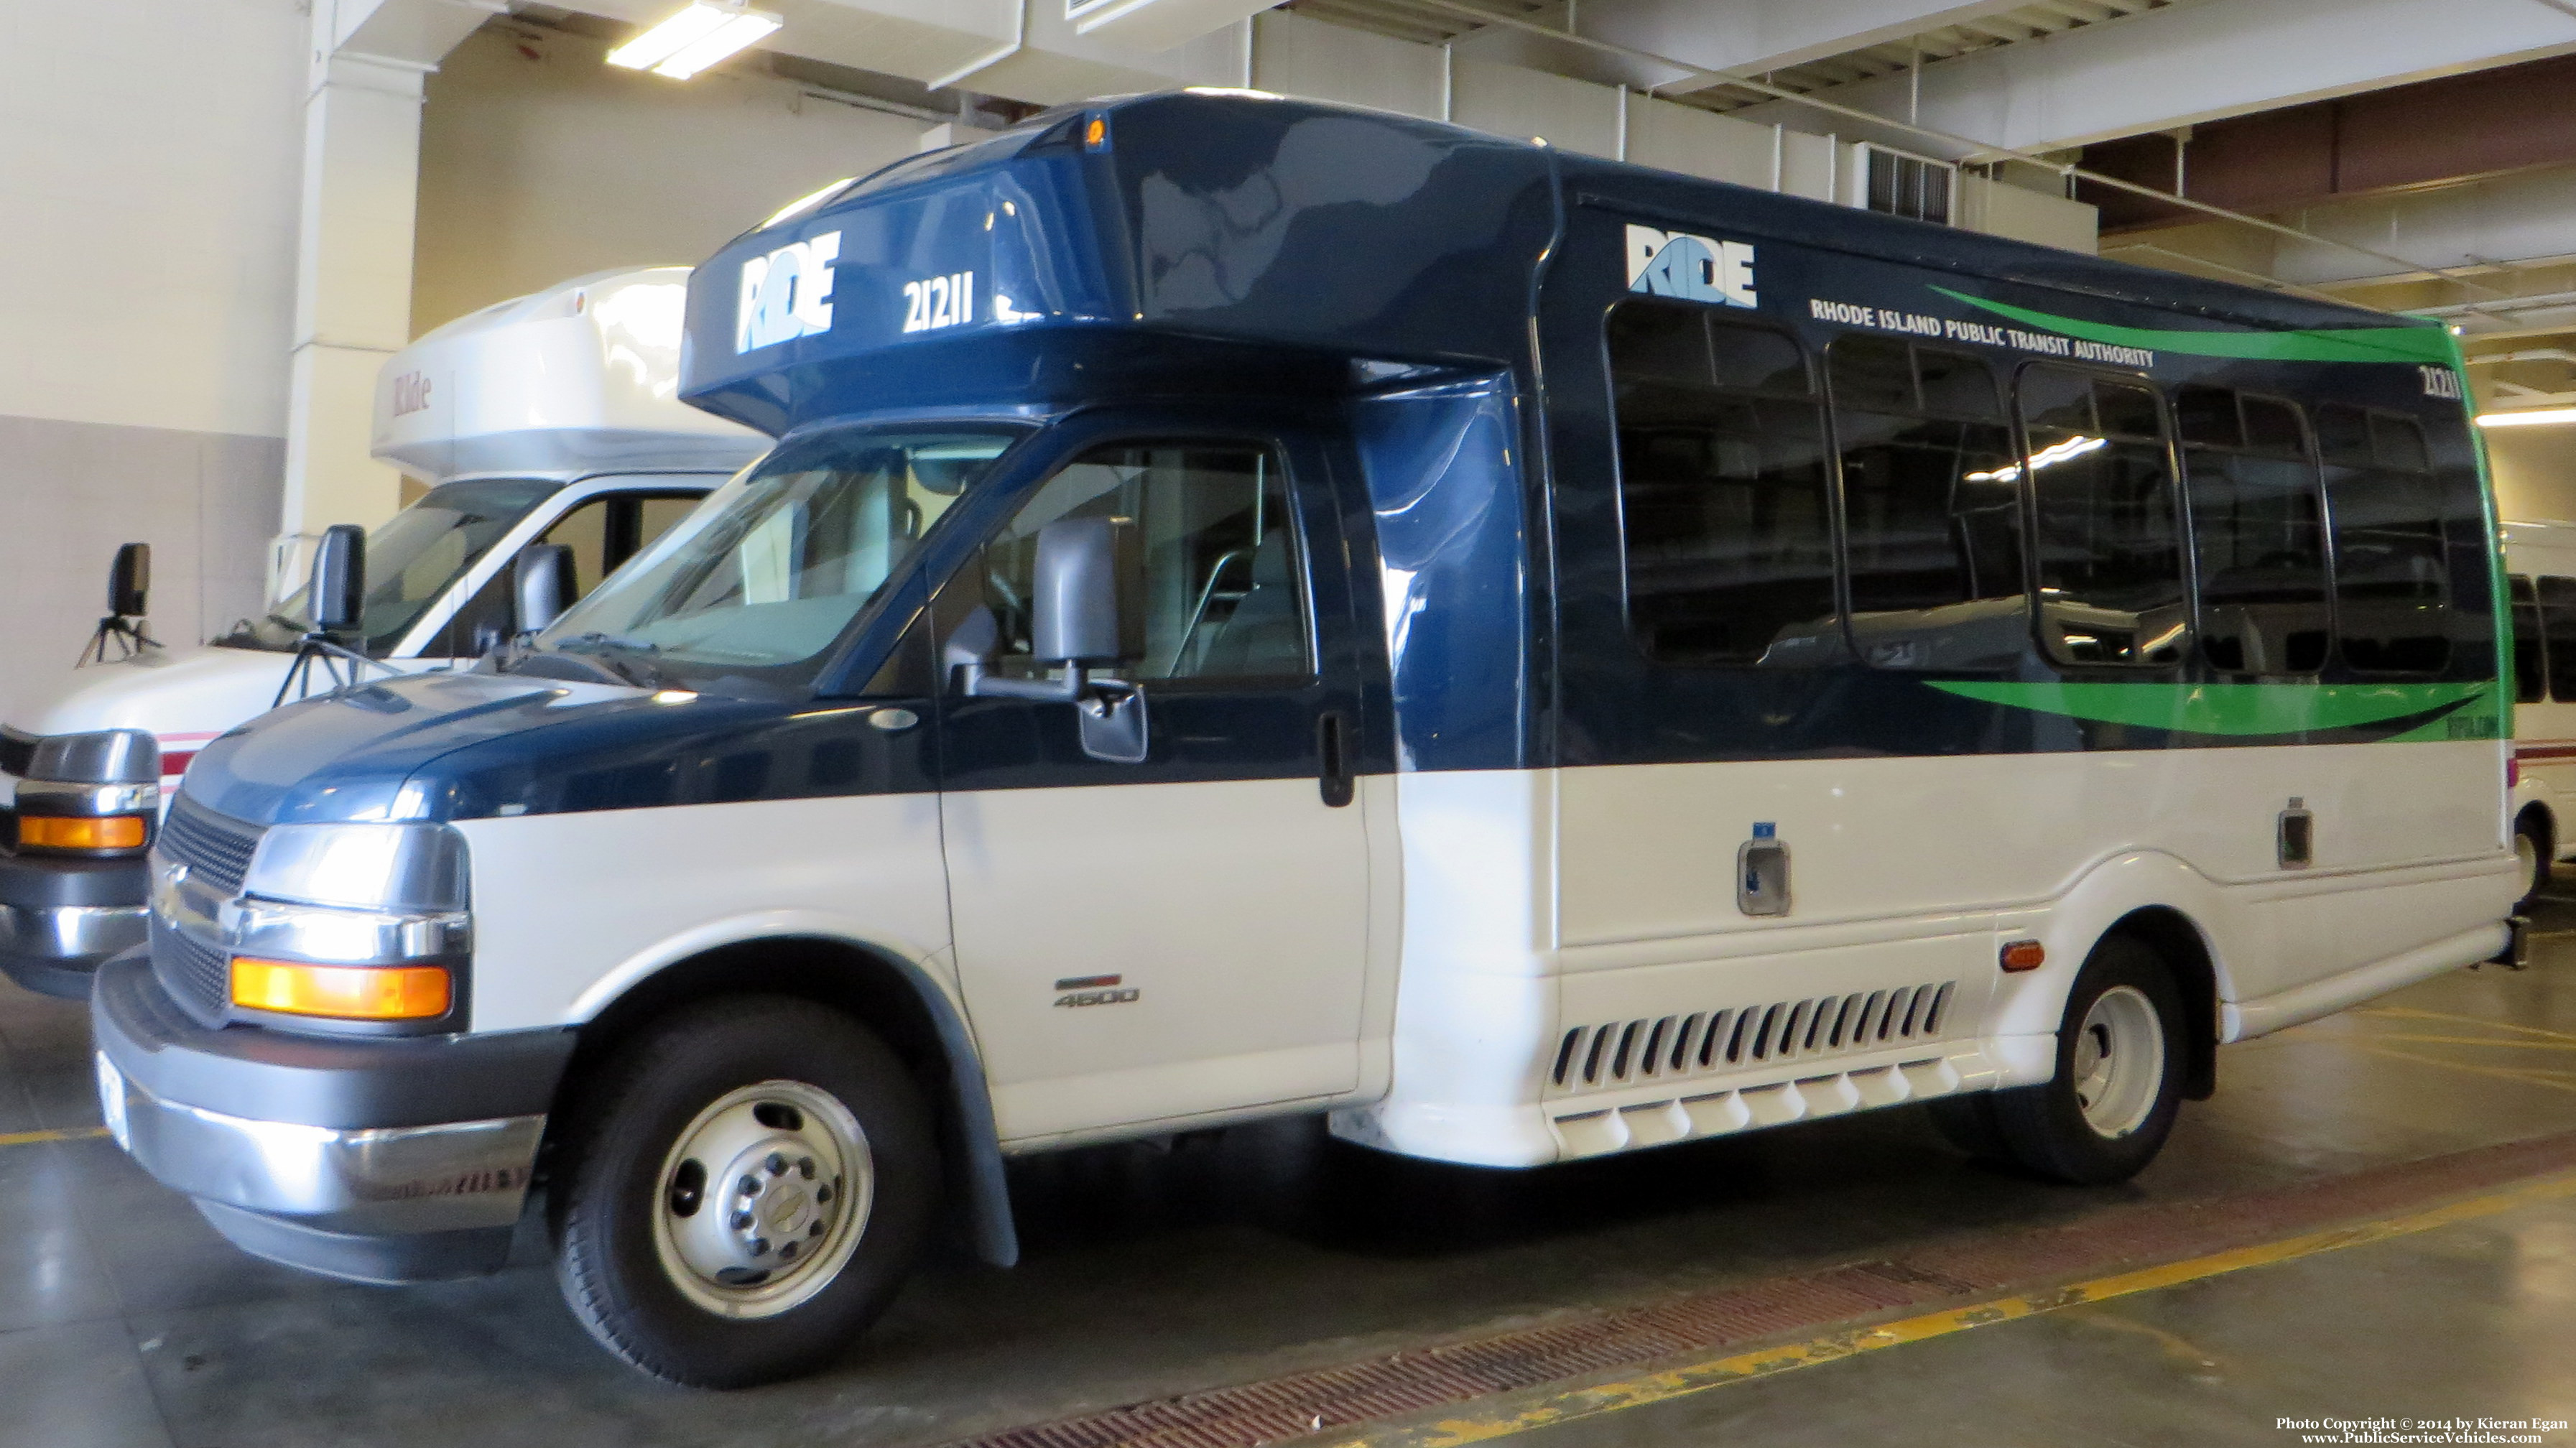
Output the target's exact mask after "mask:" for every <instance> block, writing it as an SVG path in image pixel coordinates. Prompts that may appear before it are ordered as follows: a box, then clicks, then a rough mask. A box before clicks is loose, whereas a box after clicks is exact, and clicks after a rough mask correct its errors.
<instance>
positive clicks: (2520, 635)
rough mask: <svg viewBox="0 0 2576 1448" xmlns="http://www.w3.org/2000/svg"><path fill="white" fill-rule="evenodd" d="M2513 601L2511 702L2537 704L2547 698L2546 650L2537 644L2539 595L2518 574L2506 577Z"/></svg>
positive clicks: (2547, 658)
mask: <svg viewBox="0 0 2576 1448" xmlns="http://www.w3.org/2000/svg"><path fill="white" fill-rule="evenodd" d="M2504 583H2505V592H2506V593H2507V594H2508V595H2510V596H2511V598H2512V600H2513V701H2514V702H2515V703H2517V704H2537V703H2539V702H2540V701H2541V700H2542V699H2544V698H2546V697H2548V692H2549V651H2548V649H2547V647H2546V646H2545V645H2543V643H2542V642H2541V629H2540V595H2539V593H2538V592H2537V591H2536V590H2534V589H2533V588H2532V586H2531V580H2530V579H2528V578H2525V577H2523V576H2522V575H2521V574H2519V573H2516V574H2511V575H2509V576H2507V577H2506V579H2505V581H2504Z"/></svg>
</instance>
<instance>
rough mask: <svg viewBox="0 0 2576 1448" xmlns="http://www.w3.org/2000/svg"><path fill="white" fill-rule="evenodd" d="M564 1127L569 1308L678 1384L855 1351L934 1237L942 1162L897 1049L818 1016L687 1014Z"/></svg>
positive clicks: (779, 1011)
mask: <svg viewBox="0 0 2576 1448" xmlns="http://www.w3.org/2000/svg"><path fill="white" fill-rule="evenodd" d="M585 1087H586V1089H583V1090H582V1091H581V1092H580V1093H579V1099H578V1101H577V1103H576V1105H575V1107H574V1109H573V1111H572V1112H571V1114H570V1119H569V1121H568V1123H567V1126H566V1129H565V1131H564V1133H563V1135H562V1138H561V1140H560V1142H559V1145H558V1156H557V1162H556V1169H555V1173H554V1181H553V1184H552V1186H551V1188H550V1191H549V1213H550V1216H551V1218H552V1220H551V1222H550V1224H549V1225H550V1226H551V1227H552V1228H553V1233H554V1240H555V1276H556V1280H557V1282H558V1283H559V1284H560V1285H561V1286H562V1288H563V1294H564V1300H565V1301H566V1302H567V1303H569V1304H570V1305H571V1307H572V1309H573V1312H574V1315H576V1316H577V1317H579V1318H580V1319H581V1323H582V1326H583V1327H585V1328H587V1329H589V1331H590V1335H591V1336H592V1337H593V1338H594V1339H596V1340H597V1341H598V1342H599V1343H600V1345H601V1346H603V1347H605V1348H607V1349H608V1350H609V1351H610V1352H613V1353H615V1354H616V1355H617V1356H619V1357H620V1358H623V1359H625V1360H626V1361H627V1362H628V1363H629V1364H631V1365H633V1366H635V1367H637V1368H640V1369H642V1370H643V1371H645V1372H647V1373H650V1374H651V1375H653V1376H654V1377H657V1378H661V1379H664V1380H666V1381H669V1382H675V1383H682V1384H686V1385H689V1386H693V1387H709V1388H738V1387H748V1386H750V1385H752V1384H755V1383H765V1382H775V1381H778V1380H780V1379H782V1378H790V1377H795V1376H798V1375H800V1374H803V1373H808V1372H811V1371H813V1370H815V1369H816V1368H819V1367H821V1366H823V1365H824V1364H825V1363H827V1362H829V1361H831V1360H832V1359H833V1358H835V1357H837V1356H839V1355H840V1354H841V1353H842V1352H844V1351H846V1350H847V1347H848V1344H849V1342H850V1340H851V1339H852V1338H853V1337H855V1336H857V1335H858V1333H859V1332H861V1331H862V1330H863V1329H865V1328H866V1327H867V1326H868V1324H869V1323H871V1322H873V1321H875V1319H876V1317H877V1315H878V1314H879V1313H881V1312H883V1311H884V1310H885V1306H886V1303H887V1302H888V1301H889V1300H891V1299H892V1298H893V1296H894V1293H895V1289H896V1288H897V1287H898V1286H900V1285H901V1283H902V1281H903V1279H904V1277H905V1276H906V1275H907V1274H908V1273H909V1272H910V1270H911V1268H912V1264H913V1261H914V1259H915V1258H916V1257H917V1256H918V1255H919V1253H920V1250H921V1245H922V1241H923V1238H924V1236H925V1235H926V1232H927V1229H928V1226H929V1223H930V1219H931V1213H932V1209H933V1207H934V1205H935V1199H936V1194H937V1189H938V1182H939V1159H938V1153H937V1148H936V1146H935V1145H934V1144H933V1143H934V1137H933V1133H932V1128H931V1124H930V1116H929V1112H928V1111H927V1109H926V1108H925V1107H924V1105H923V1102H922V1099H921V1093H920V1091H919V1090H918V1089H917V1088H916V1087H915V1086H914V1084H913V1081H912V1078H911V1076H910V1075H909V1074H908V1073H907V1072H906V1071H905V1070H904V1068H903V1065H902V1063H901V1062H900V1061H898V1060H897V1059H896V1058H895V1055H894V1053H893V1052H892V1051H890V1050H888V1049H887V1048H886V1046H885V1045H884V1043H883V1042H881V1041H879V1040H878V1039H877V1038H876V1036H875V1035H874V1034H872V1033H871V1032H869V1031H868V1030H866V1029H865V1028H864V1027H862V1026H860V1025H859V1024H858V1023H857V1022H856V1021H853V1020H851V1019H850V1018H848V1017H847V1016H844V1015H842V1014H840V1013H839V1012H837V1011H833V1010H829V1009H826V1008H825V1007H823V1006H820V1005H816V1004H813V1003H811V1002H808V1001H801V1000H791V999H786V998H778V997H740V998H735V999H730V1000H720V1001H714V1002H710V1003H707V1004H704V1005H700V1006H695V1007H692V1008H689V1009H687V1010H683V1011H681V1012H679V1013H677V1014H675V1015H673V1016H671V1017H669V1018H668V1019H665V1020H663V1021H661V1022H659V1023H657V1024H656V1025H654V1026H653V1027H651V1028H648V1029H647V1030H646V1031H644V1032H643V1033H642V1034H640V1035H638V1036H637V1037H635V1038H634V1039H633V1040H631V1041H628V1042H626V1043H625V1044H624V1045H623V1046H621V1047H620V1048H619V1049H618V1050H617V1052H616V1054H615V1055H614V1056H612V1057H610V1058H609V1060H608V1061H607V1063H606V1065H605V1066H604V1068H603V1069H602V1070H600V1071H599V1072H598V1073H597V1075H596V1076H595V1077H594V1078H593V1079H592V1080H590V1081H589V1082H587V1083H585Z"/></svg>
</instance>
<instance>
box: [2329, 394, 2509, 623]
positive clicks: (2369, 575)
mask: <svg viewBox="0 0 2576 1448" xmlns="http://www.w3.org/2000/svg"><path fill="white" fill-rule="evenodd" d="M2316 420H2317V448H2318V451H2319V452H2320V453H2322V454H2323V455H2324V458H2325V481H2326V507H2327V511H2328V516H2329V517H2331V518H2332V520H2333V523H2334V546H2335V600H2336V604H2337V606H2338V610H2339V612H2340V614H2341V616H2342V621H2343V658H2344V662H2345V663H2347V664H2350V665H2351V666H2352V667H2353V668H2355V669H2359V670H2362V671H2364V672H2368V673H2398V674H2430V673H2438V672H2440V671H2441V670H2442V669H2443V667H2444V666H2446V665H2447V664H2449V662H2450V659H2451V641H2450V632H2449V626H2450V619H2449V613H2450V585H2449V569H2448V567H2447V565H2446V560H2445V556H2444V550H2443V544H2442V517H2443V511H2444V509H2443V498H2442V486H2441V480H2440V479H2439V478H2437V477H2436V476H2435V475H2434V473H2433V470H2432V466H2431V463H2430V461H2429V460H2428V458H2427V456H2426V452H2425V447H2424V429H2423V427H2422V425H2421V424H2419V423H2417V422H2416V421H2415V419H2413V418H2411V417H2401V416H2398V415H2396V414H2394V413H2386V412H2376V411H2364V410H2363V409H2361V408H2358V407H2353V406H2349V405H2347V404H2343V403H2326V404H2324V405H2321V406H2319V407H2318V408H2317V410H2316ZM2544 606H2546V605H2545V603H2544Z"/></svg>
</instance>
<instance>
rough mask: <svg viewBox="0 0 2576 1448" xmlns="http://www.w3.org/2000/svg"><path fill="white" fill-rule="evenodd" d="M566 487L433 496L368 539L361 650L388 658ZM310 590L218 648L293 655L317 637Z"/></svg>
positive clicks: (489, 483)
mask: <svg viewBox="0 0 2576 1448" xmlns="http://www.w3.org/2000/svg"><path fill="white" fill-rule="evenodd" d="M562 486H563V485H562V484H561V483H553V482H547V481H545V480H543V479H540V478H476V479H474V480H472V481H470V482H462V483H447V484H444V485H442V486H439V487H435V488H432V489H430V490H429V491H428V492H427V493H425V494H423V495H422V497H421V499H420V501H418V502H416V503H414V504H412V505H411V506H410V507H408V508H405V509H403V510H402V511H401V512H399V513H396V514H394V515H393V516H392V517H391V518H389V519H387V520H385V522H384V523H383V525H382V526H380V527H378V528H377V529H376V530H375V531H374V532H372V533H369V534H368V535H367V559H366V563H367V579H366V582H367V591H366V598H365V601H364V602H363V603H362V604H361V605H360V607H359V611H358V621H359V624H358V631H359V632H360V634H362V635H363V636H364V643H363V645H362V647H364V648H365V650H366V651H367V652H368V653H370V654H376V655H383V654H386V653H389V652H391V651H392V649H393V647H394V645H396V644H398V643H400V642H402V636H403V635H404V634H407V633H409V632H411V627H412V625H413V624H415V623H417V622H419V621H420V616H421V615H422V614H424V613H426V612H428V610H429V606H430V605H431V604H433V603H435V602H437V601H438V598H439V596H440V595H441V594H444V593H445V592H446V591H447V590H448V589H449V587H451V586H452V585H454V584H455V582H456V581H457V580H458V579H460V578H462V577H464V576H465V574H466V572H467V571H468V570H469V569H471V568H473V566H474V564H475V561H476V560H477V559H479V558H481V557H482V556H483V555H484V554H485V553H487V552H489V551H490V550H491V547H492V545H493V544H495V543H497V542H499V541H501V538H502V536H503V535H504V534H506V533H508V532H509V531H510V529H511V528H512V527H514V526H516V525H517V523H518V521H519V520H520V519H521V518H524V517H526V516H527V515H528V511H529V510H530V509H532V508H534V507H536V506H537V504H539V503H540V502H543V501H544V500H545V499H546V497H547V496H548V495H550V494H552V493H553V492H555V490H557V489H558V488H560V487H562ZM311 591H312V590H311V587H310V585H307V586H306V587H304V588H299V589H297V590H296V591H295V592H293V593H291V594H288V595H287V596H286V599H285V600H284V601H283V602H281V603H280V604H278V606H277V608H276V609H275V610H274V611H273V612H271V613H270V614H269V615H268V616H267V617H265V618H262V619H260V620H259V621H258V622H257V623H252V624H248V625H246V626H244V627H243V628H241V629H238V630H236V631H235V632H233V633H232V634H231V635H229V636H227V637H224V638H221V639H217V640H216V641H215V642H217V643H219V644H226V645H229V646H231V647H234V648H255V649H277V650H287V649H292V648H294V647H295V645H296V641H297V640H299V639H301V638H303V637H304V635H305V634H306V633H308V632H310V631H311V630H312V627H313V605H312V601H311V598H310V596H309V595H310V594H311Z"/></svg>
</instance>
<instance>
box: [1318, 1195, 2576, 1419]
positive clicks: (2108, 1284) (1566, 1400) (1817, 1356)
mask: <svg viewBox="0 0 2576 1448" xmlns="http://www.w3.org/2000/svg"><path fill="white" fill-rule="evenodd" d="M2571 1196H2576V1172H2566V1173H2560V1174H2558V1175H2554V1176H2548V1177H2542V1178H2540V1179H2538V1180H2536V1181H2532V1182H2527V1183H2525V1184H2523V1185H2521V1186H2518V1187H2513V1188H2510V1189H2508V1190H2505V1191H2501V1192H2495V1193H2491V1194H2489V1195H2486V1196H2482V1197H2471V1198H2469V1199H2467V1200H2465V1201H2458V1202H2452V1203H2450V1204H2449V1205H2447V1206H2440V1207H2434V1208H2431V1209H2429V1210H2426V1211H2421V1212H2411V1213H2408V1214H2406V1215H2404V1216H2397V1217H2387V1218H2382V1219H2380V1220H2378V1221H2372V1222H2363V1223H2360V1224H2357V1225H2354V1226H2349V1227H2336V1228H2333V1229H2331V1230H2328V1231H2323V1232H2310V1233H2307V1234H2305V1235H2303V1236H2297V1237H2290V1238H2286V1239H2284V1240H2282V1241H2278V1242H2266V1243H2261V1244H2258V1245H2256V1246H2251V1247H2237V1248H2233V1249H2231V1250H2229V1251H2225V1252H2216V1253H2212V1254H2210V1255H2209V1256H2206V1257H2193V1258H2189V1259H2187V1260H2185V1261H2181V1262H2169V1263H2166V1264H2164V1265H2162V1266H2158V1267H2142V1268H2139V1269H2138V1270H2136V1271H2133V1272H2121V1273H2115V1274H2113V1275H2111V1276H2108V1277H2097V1278H2095V1279H2093V1280H2092V1281H2090V1282H2078V1283H2076V1284H2074V1285H2073V1286H2070V1287H2061V1288H2057V1289H2055V1290H2053V1291H2049V1292H2042V1293H2032V1294H2028V1295H2025V1296H2019V1297H2004V1298H1997V1299H1995V1300H1993V1301H1990V1302H1980V1303H1977V1304H1975V1305H1973V1306H1968V1307H1953V1308H1948V1309H1945V1310H1943V1311H1940V1312H1929V1313H1925V1314H1923V1315H1922V1316H1920V1317H1909V1318H1905V1319H1902V1320H1901V1321H1897V1322H1891V1323H1886V1324H1884V1325H1882V1326H1879V1327H1873V1328H1869V1329H1867V1330H1865V1331H1864V1330H1853V1331H1846V1332H1837V1333H1828V1334H1826V1335H1825V1336H1823V1337H1818V1338H1811V1339H1809V1340H1807V1341H1805V1342H1800V1343H1791V1344H1788V1345H1786V1346H1781V1347H1767V1348H1761V1349H1757V1350H1755V1351H1753V1352H1745V1353H1737V1354H1735V1355H1733V1356H1731V1357H1722V1358H1713V1359H1711V1360H1709V1361H1707V1362H1700V1363H1693V1364H1691V1365H1689V1366H1687V1367H1678V1368H1669V1369H1666V1370H1665V1371H1662V1372H1658V1373H1649V1374H1646V1375H1644V1376H1642V1377H1636V1378H1630V1379H1627V1380H1625V1381H1621V1382H1614V1383H1603V1384H1600V1385H1598V1386H1595V1387H1589V1388H1576V1389H1572V1390H1570V1391H1563V1392H1557V1393H1551V1394H1548V1395H1546V1396H1544V1397H1538V1398H1535V1399H1532V1398H1527V1397H1524V1398H1521V1399H1519V1400H1518V1401H1519V1403H1520V1406H1518V1407H1514V1408H1512V1409H1510V1410H1509V1411H1506V1412H1499V1413H1496V1414H1494V1415H1492V1416H1489V1417H1460V1418H1444V1419H1442V1420H1440V1421H1438V1422H1434V1423H1428V1424H1417V1425H1412V1426H1403V1427H1393V1428H1387V1429H1383V1430H1380V1431H1377V1432H1372V1433H1363V1434H1361V1435H1359V1436H1357V1437H1353V1438H1346V1439H1341V1440H1339V1441H1338V1443H1337V1448H1449V1445H1454V1444H1462V1443H1480V1442H1484V1441H1486V1440H1488V1439H1493V1438H1504V1437H1509V1436H1510V1435H1512V1434H1515V1433H1527V1432H1530V1431H1532V1430H1534V1429H1539V1428H1546V1427H1550V1426H1553V1425H1555V1424H1558V1423H1570V1422H1575V1421H1577V1420H1579V1419H1584V1418H1596V1417H1600V1416H1601V1415H1603V1414H1606V1413H1617V1412H1622V1411H1625V1410H1627V1409H1629V1408H1643V1407H1648V1406H1651V1405H1653V1404H1656V1403H1664V1402H1670V1401H1672V1400H1673V1399H1675V1398H1683V1397H1689V1396H1691V1395H1692V1394H1695V1393H1704V1392H1707V1391H1709V1390H1710V1389H1712V1388H1722V1387H1725V1386H1727V1385H1728V1384H1730V1383H1740V1382H1746V1381H1749V1380H1751V1379H1754V1378H1763V1377H1770V1376H1771V1375H1773V1374H1775V1373H1785V1372H1789V1371H1792V1370H1793V1369H1797V1368H1807V1367H1815V1366H1817V1365H1819V1364H1821V1363H1829V1362H1840V1361H1841V1360H1843V1359H1845V1358H1849V1357H1857V1356H1859V1355H1860V1354H1862V1353H1865V1352H1876V1351H1878V1350H1879V1349H1881V1348H1890V1347H1900V1346H1903V1345H1904V1344H1906V1343H1910V1342H1921V1341H1923V1340H1925V1339H1927V1338H1935V1337H1946V1336H1948V1335H1949V1334H1951V1333H1954V1332H1965V1331H1967V1330H1968V1329H1969V1328H1972V1327H1990V1326H1992V1325H1994V1324H1995V1323H1998V1322H2012V1321H2015V1320H2017V1319H2020V1318H2025V1317H2036V1316H2038V1315H2039V1314H2041V1313H2044V1312H2055V1311H2058V1310H2059V1309H2061V1308H2067V1307H2076V1306H2080V1305H2082V1304H2084V1303H2088V1302H2106V1301H2109V1300H2111V1299H2112V1298H2116V1297H2127V1296H2130V1295H2132V1294H2134V1293H2140V1292H2154V1291H2156V1290H2158V1289H2160V1288H2166V1287H2175V1286H2179V1285H2181V1284H2182V1283H2185V1282H2197V1281H2200V1280H2202V1279H2204V1278H2209V1277H2217V1276H2221V1275H2223V1274H2225V1273H2229V1272H2242V1271H2244V1270H2245V1269H2247V1268H2249V1267H2268V1266H2271V1265H2273V1264H2275V1263H2280V1262H2289V1261H2294V1260H2296V1259H2298V1258H2301V1257H2310V1256H2314V1255H2316V1254H2318V1253H2320V1252H2333V1251H2339V1250H2341V1249H2343V1248H2346V1247H2358V1246H2362V1245H2364V1244H2366V1243H2370V1242H2381V1241H2386V1240H2388V1239H2389V1238H2391V1237H2402V1236H2405V1235H2408V1234H2409V1233H2414V1232H2424V1231H2430V1230H2432V1229H2433V1228H2436V1227H2447V1226H2451V1225H2453V1224H2454V1223H2458V1222H2467V1221H2474V1220H2475V1219H2477V1218H2479V1217H2488V1216H2493V1215H2495V1214H2496V1213H2498V1212H2508V1211H2512V1210H2513V1209H2514V1208H2516V1207H2527V1206H2531V1205H2533V1204H2535V1203H2539V1202H2548V1201H2557V1200H2561V1199H2563V1198H2566V1197H2571Z"/></svg>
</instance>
